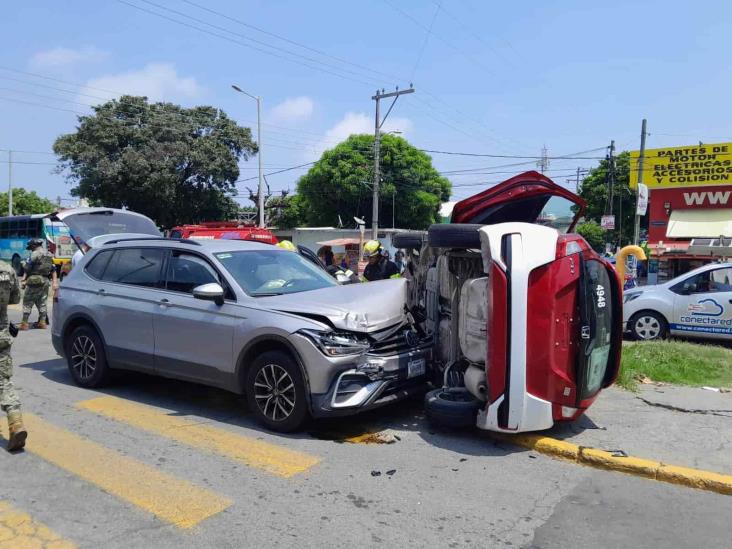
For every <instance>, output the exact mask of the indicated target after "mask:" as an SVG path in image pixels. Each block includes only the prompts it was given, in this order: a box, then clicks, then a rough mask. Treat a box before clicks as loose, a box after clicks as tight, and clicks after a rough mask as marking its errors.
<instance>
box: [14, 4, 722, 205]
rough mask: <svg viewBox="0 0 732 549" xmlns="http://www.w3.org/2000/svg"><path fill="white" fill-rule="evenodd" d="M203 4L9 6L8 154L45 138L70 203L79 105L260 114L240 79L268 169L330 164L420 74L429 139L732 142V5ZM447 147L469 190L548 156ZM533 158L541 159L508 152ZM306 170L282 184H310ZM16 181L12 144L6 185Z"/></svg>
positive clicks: (31, 179) (559, 169)
mask: <svg viewBox="0 0 732 549" xmlns="http://www.w3.org/2000/svg"><path fill="white" fill-rule="evenodd" d="M191 1H192V2H193V3H189V2H186V1H184V0H149V1H147V0H124V2H119V1H111V0H110V1H105V2H99V1H98V0H97V1H90V0H75V1H73V2H58V1H57V0H56V1H51V0H37V1H34V2H24V3H20V2H13V3H11V5H9V6H6V7H5V9H4V10H3V17H2V19H1V20H0V35H2V37H3V40H2V42H3V48H2V53H1V54H0V149H15V150H19V151H35V152H33V153H31V152H22V153H21V152H19V153H16V154H15V155H14V159H15V160H16V161H17V163H16V164H15V166H14V178H13V179H14V182H15V184H16V185H18V186H24V187H27V188H30V189H33V190H36V191H38V192H39V193H40V194H42V195H45V196H48V197H51V198H54V199H55V198H56V197H57V196H61V197H68V196H69V190H70V185H68V184H67V183H66V182H65V181H64V179H63V178H62V177H61V176H59V175H55V174H53V173H52V170H53V165H52V163H53V162H54V157H53V156H52V155H50V154H48V153H50V151H51V145H52V143H53V141H54V139H55V138H56V137H57V136H58V135H59V134H62V133H67V132H71V131H73V130H74V127H75V122H76V115H75V114H74V112H69V111H77V112H88V111H89V108H88V106H86V104H91V103H95V102H99V101H100V99H101V98H108V97H111V96H112V95H113V94H112V93H111V92H120V93H137V94H146V95H149V96H150V97H151V98H153V99H157V100H161V99H163V100H167V101H174V102H179V103H181V104H183V105H195V104H210V105H214V106H216V107H219V108H222V109H224V110H225V111H226V112H227V113H228V114H229V115H230V116H232V117H233V118H234V119H236V120H237V121H239V122H240V123H242V124H245V125H251V124H253V123H254V121H255V119H256V105H255V103H254V101H253V100H250V99H248V98H246V97H244V96H241V95H239V94H236V93H235V92H234V91H233V90H232V89H231V87H230V85H231V84H232V83H237V84H239V85H240V86H241V87H242V88H243V89H245V90H247V91H249V92H250V93H253V94H258V95H262V96H263V97H264V115H263V120H264V122H265V125H264V132H263V133H264V137H263V143H264V149H263V159H264V163H265V166H266V172H272V171H277V170H279V169H282V168H285V167H289V166H294V165H297V164H302V163H304V162H308V161H312V160H314V159H316V158H317V157H318V156H319V153H320V152H321V151H322V150H323V149H324V148H326V147H330V146H332V145H333V144H334V143H335V142H337V141H339V140H341V139H343V138H344V137H345V136H347V135H348V134H349V133H351V132H364V131H365V132H369V133H372V132H373V110H374V104H373V103H374V102H373V101H371V99H370V98H371V96H372V95H373V92H374V90H375V89H377V88H381V87H383V88H387V89H392V88H393V87H394V86H397V85H398V86H400V87H406V86H407V85H408V84H409V82H410V81H411V82H413V83H414V86H415V88H416V90H417V91H416V93H415V94H413V95H409V96H404V97H402V98H401V99H399V101H398V103H397V105H396V106H395V108H394V110H393V112H392V114H391V116H390V121H389V122H388V123H387V126H386V129H387V130H399V131H402V132H403V134H404V136H405V137H406V138H407V139H409V140H410V141H411V142H412V143H414V144H415V145H417V146H419V147H420V148H423V149H432V150H442V151H457V152H469V153H478V154H488V155H506V156H511V155H517V156H535V155H538V154H540V151H541V148H542V146H544V145H546V146H547V148H548V151H549V156H564V155H568V154H570V153H577V152H579V151H587V150H591V149H597V148H600V147H604V146H606V145H607V144H608V143H609V142H610V140H611V139H615V140H616V146H617V147H618V149H619V150H624V149H631V148H637V145H638V140H639V133H640V121H641V119H642V118H643V117H646V118H648V127H649V132H650V134H651V135H650V137H649V140H648V146H649V147H660V146H667V145H682V144H692V143H696V142H698V141H699V140H702V141H705V142H709V143H711V142H718V141H732V109H729V107H728V103H727V101H728V100H729V96H730V89H732V73H730V71H729V70H728V64H729V54H730V50H731V47H730V45H729V30H728V24H729V21H730V20H732V3H730V2H724V1H698V2H694V3H689V2H681V1H676V0H666V1H663V2H661V1H644V2H631V1H615V2H607V3H600V2H587V1H586V0H585V1H570V0H566V1H555V2H539V1H536V0H535V1H515V2H497V1H488V0H485V1H480V0H443V1H442V2H433V1H429V0H423V1H399V0H365V1H361V2H343V1H340V2H337V1H335V0H332V1H331V0H329V1H318V0H313V1H311V2H296V1H277V0H270V1H264V0H239V1H234V0H209V1H208V2H206V1H205V0H191ZM195 4H199V5H200V6H204V7H205V8H208V9H209V10H214V11H216V12H219V13H220V14H221V15H217V14H215V13H212V12H210V11H205V10H204V9H201V8H200V7H197V6H196V5H195ZM133 5H134V6H138V8H142V9H143V10H147V11H141V9H137V8H135V7H133ZM170 10H175V11H176V12H179V14H176V13H174V12H173V11H170ZM149 12H155V13H158V14H162V15H164V16H165V17H167V18H171V19H176V20H178V21H180V22H183V23H184V25H181V24H179V23H175V22H173V21H170V20H169V19H164V18H161V17H158V16H156V15H153V14H152V13H149ZM180 14H182V15H180ZM196 20H198V21H196ZM242 23H245V24H246V25H251V26H254V27H257V28H258V29H261V31H264V32H260V31H258V30H255V29H254V28H252V27H251V26H245V25H244V24H242ZM185 25H188V26H185ZM191 26H194V27H198V29H205V30H206V31H207V32H201V31H200V30H198V29H195V28H191ZM430 29H431V30H430ZM428 30H430V32H429V33H428V32H427V31H428ZM275 35H276V36H275ZM283 39H284V40H283ZM266 52H269V53H266ZM8 69H11V70H8ZM33 75H36V76H33ZM60 81H63V82H64V83H61V82H60ZM82 86H87V87H82ZM102 90H109V91H102ZM43 153H46V154H43ZM602 155H604V152H603V151H595V152H592V153H586V154H583V155H579V156H584V157H593V156H602ZM433 161H434V164H435V166H436V167H437V168H438V169H439V170H440V171H444V172H448V173H449V172H455V171H457V170H473V171H472V172H462V173H460V174H455V173H453V174H450V175H448V177H449V178H450V180H451V181H452V183H453V185H454V193H453V196H454V197H455V198H462V197H465V196H469V195H470V194H473V193H474V192H477V191H480V190H482V189H483V188H484V187H485V186H486V185H487V184H490V183H494V182H496V181H500V180H502V179H505V178H507V177H509V176H510V175H511V174H512V173H516V172H518V171H523V170H524V169H529V168H532V167H534V166H533V164H532V162H533V161H532V160H531V159H520V160H519V159H510V158H509V159H507V158H490V157H484V158H481V157H468V156H450V155H442V154H434V155H433ZM518 162H526V164H524V165H522V166H505V165H506V164H516V163H518ZM595 163H596V160H593V159H591V158H583V159H576V160H575V159H555V160H552V161H551V164H550V166H549V170H548V172H547V173H548V175H550V176H551V177H553V178H554V179H555V180H556V181H557V182H559V183H561V184H568V185H570V184H569V183H568V182H567V180H568V178H569V177H570V176H571V173H572V170H574V169H575V168H577V167H578V166H581V167H583V168H589V167H592V166H593V165H594V164H595ZM256 173H257V172H256V161H250V162H248V163H242V174H241V177H242V178H245V177H253V176H255V175H256ZM303 173H304V171H303V170H293V171H289V172H285V173H282V174H278V175H272V176H270V177H269V178H268V180H269V181H270V183H271V185H272V188H273V190H280V189H288V188H289V189H294V188H295V185H296V180H297V177H298V176H299V175H302V174H303ZM7 177H8V176H7V153H6V152H4V151H0V188H6V186H7ZM255 184H256V181H251V182H248V183H243V184H241V188H242V190H243V191H244V187H245V186H246V185H252V186H253V185H255ZM570 188H573V186H572V185H570Z"/></svg>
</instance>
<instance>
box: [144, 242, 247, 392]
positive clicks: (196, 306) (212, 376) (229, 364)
mask: <svg viewBox="0 0 732 549" xmlns="http://www.w3.org/2000/svg"><path fill="white" fill-rule="evenodd" d="M165 272H166V274H165V288H164V291H163V292H162V293H161V295H160V296H159V299H158V301H157V303H156V307H155V319H154V323H155V370H156V372H157V373H159V374H160V375H164V376H167V377H175V378H179V379H188V380H191V381H202V382H205V383H209V384H213V385H219V386H229V384H230V383H231V382H232V380H233V376H234V371H235V367H234V366H235V365H234V358H233V349H232V347H233V337H234V326H236V325H237V324H238V323H239V322H240V320H239V319H240V317H239V316H237V313H238V311H237V308H236V305H234V304H233V300H234V295H233V293H231V291H230V290H228V293H227V299H226V300H225V302H224V304H223V305H217V304H216V303H214V302H212V301H204V300H201V299H196V298H194V297H193V288H195V287H197V286H200V285H202V284H209V283H211V282H216V283H219V284H222V286H224V288H227V286H226V285H225V284H226V283H225V281H224V280H223V278H222V277H221V276H220V275H219V273H218V272H217V271H216V269H215V268H214V267H213V266H212V265H211V263H210V262H209V261H208V260H207V259H206V258H205V257H204V256H202V255H198V254H195V253H189V252H186V251H183V250H177V249H174V250H171V252H170V255H169V257H168V260H167V266H166V269H165Z"/></svg>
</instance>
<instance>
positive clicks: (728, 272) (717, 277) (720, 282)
mask: <svg viewBox="0 0 732 549" xmlns="http://www.w3.org/2000/svg"><path fill="white" fill-rule="evenodd" d="M709 278H710V280H709V286H710V291H712V292H732V267H725V268H724V269H716V270H714V271H712V272H711V276H710V277H709Z"/></svg>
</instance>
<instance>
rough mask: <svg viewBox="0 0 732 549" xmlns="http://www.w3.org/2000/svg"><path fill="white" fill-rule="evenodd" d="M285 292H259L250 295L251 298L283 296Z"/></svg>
mask: <svg viewBox="0 0 732 549" xmlns="http://www.w3.org/2000/svg"><path fill="white" fill-rule="evenodd" d="M284 293H285V292H261V293H256V294H252V297H271V296H273V295H283V294H284Z"/></svg>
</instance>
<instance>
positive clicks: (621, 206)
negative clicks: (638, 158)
mask: <svg viewBox="0 0 732 549" xmlns="http://www.w3.org/2000/svg"><path fill="white" fill-rule="evenodd" d="M634 173H635V172H634ZM609 176H610V163H609V161H608V160H601V161H600V164H599V166H597V167H596V168H593V169H592V170H590V173H589V174H588V175H587V177H586V178H585V180H584V181H583V182H582V188H581V189H580V191H579V195H580V196H581V197H582V198H584V199H585V200H586V201H587V210H586V212H585V219H587V220H591V221H595V222H596V223H598V224H599V223H600V218H601V217H602V216H603V215H604V214H609V213H610V198H609V196H610V193H609V189H610V177H609ZM629 181H630V154H629V153H627V152H622V153H620V154H619V155H618V156H617V157H616V158H615V184H614V185H613V201H612V202H613V204H612V212H613V214H614V215H615V230H612V231H606V233H605V240H606V241H607V242H614V243H616V244H618V245H620V246H623V245H625V244H628V243H629V242H630V241H631V240H632V239H633V222H634V216H635V192H634V191H633V190H632V189H631V188H630V187H629ZM593 247H594V246H593Z"/></svg>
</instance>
